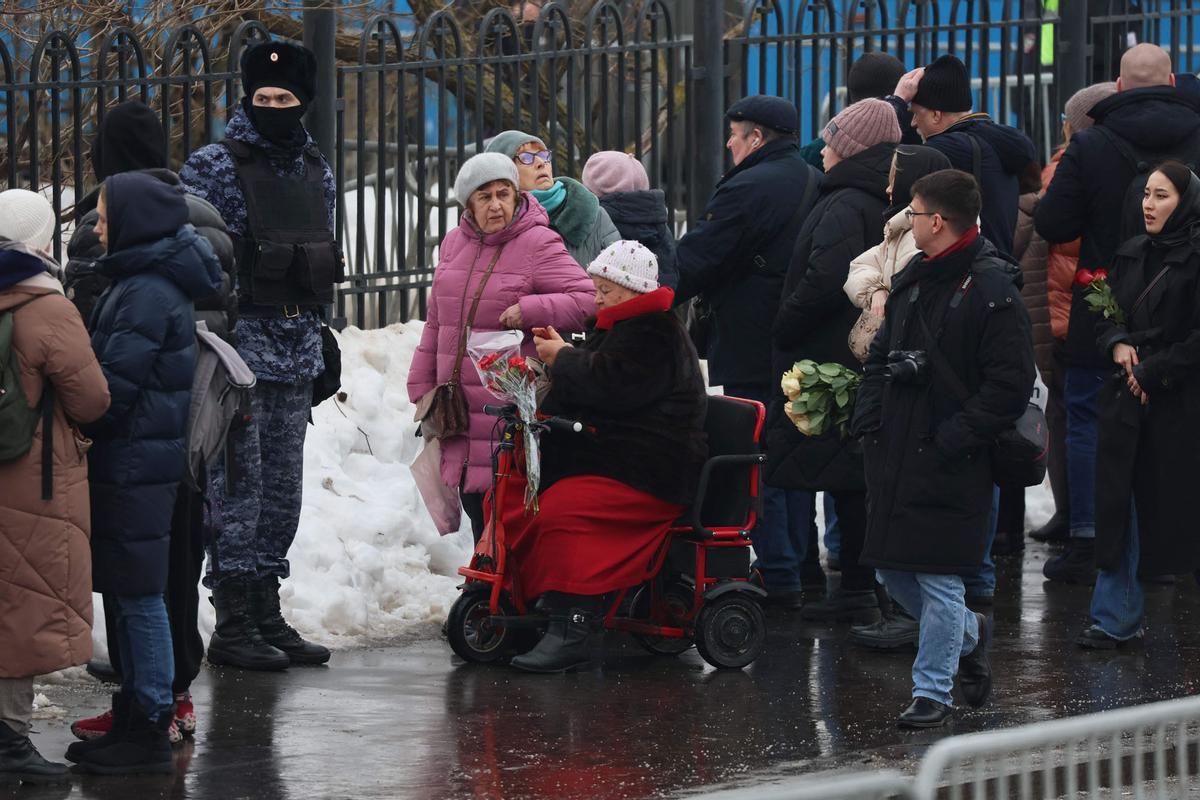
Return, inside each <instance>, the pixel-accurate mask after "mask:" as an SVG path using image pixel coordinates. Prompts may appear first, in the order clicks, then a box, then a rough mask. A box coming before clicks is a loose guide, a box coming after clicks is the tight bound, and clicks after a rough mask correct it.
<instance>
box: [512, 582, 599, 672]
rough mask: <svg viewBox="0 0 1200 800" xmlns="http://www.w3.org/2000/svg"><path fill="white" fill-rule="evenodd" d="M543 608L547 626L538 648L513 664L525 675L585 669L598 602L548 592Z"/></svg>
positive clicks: (582, 596)
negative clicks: (525, 673)
mask: <svg viewBox="0 0 1200 800" xmlns="http://www.w3.org/2000/svg"><path fill="white" fill-rule="evenodd" d="M544 605H545V607H546V609H547V611H548V613H549V615H550V625H549V627H548V628H547V629H546V634H545V635H544V636H543V637H542V638H541V641H539V642H538V643H537V646H536V647H534V648H533V649H532V650H530V651H529V652H528V653H525V654H524V655H520V656H517V657H516V658H514V659H513V660H512V662H511V663H512V665H513V666H514V667H516V668H517V669H523V670H525V671H526V672H568V671H570V670H573V669H579V668H580V667H586V666H587V665H588V664H589V663H590V662H591V660H592V641H593V635H594V634H593V633H592V624H593V622H594V621H595V617H596V612H597V610H598V608H599V598H598V597H590V596H586V595H574V594H564V593H561V592H547V593H546V594H545V595H544Z"/></svg>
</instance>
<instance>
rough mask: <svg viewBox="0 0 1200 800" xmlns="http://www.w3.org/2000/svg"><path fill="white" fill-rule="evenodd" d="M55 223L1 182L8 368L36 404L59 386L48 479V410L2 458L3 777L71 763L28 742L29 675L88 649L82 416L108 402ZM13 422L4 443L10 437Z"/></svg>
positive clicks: (2, 351) (40, 206) (43, 206)
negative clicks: (54, 256)
mask: <svg viewBox="0 0 1200 800" xmlns="http://www.w3.org/2000/svg"><path fill="white" fill-rule="evenodd" d="M53 233H54V211H53V210H52V209H51V208H50V204H49V203H47V202H46V200H45V199H44V198H42V197H41V196H40V195H36V194H34V193H32V192H27V191H24V190H21V189H13V190H9V191H6V192H0V237H3V238H0V371H5V372H6V371H7V370H8V369H9V368H10V364H12V363H13V362H15V364H16V367H17V369H18V370H19V373H20V381H19V382H20V387H21V390H22V392H23V393H24V395H25V401H26V404H27V405H28V406H29V407H30V408H31V409H40V408H42V398H43V394H44V392H45V391H46V389H47V384H49V385H51V386H52V387H53V394H52V395H51V398H52V399H51V403H52V406H51V408H52V413H53V421H52V422H51V437H52V440H53V453H54V460H53V469H52V471H51V473H50V477H51V483H50V486H49V487H46V486H44V485H43V470H42V427H43V426H42V422H41V420H39V421H38V422H37V427H36V429H35V430H34V432H33V440H32V444H31V445H30V447H29V450H28V452H27V453H25V454H24V455H21V456H18V457H16V458H14V459H11V460H7V461H0V777H9V778H13V777H15V778H18V779H21V780H31V781H36V780H39V779H41V780H46V779H53V778H56V777H60V776H62V775H63V774H64V773H65V772H66V768H65V767H64V766H63V765H61V764H53V763H51V762H48V761H46V760H45V759H43V758H42V757H41V755H40V754H39V753H38V752H37V749H36V748H35V747H34V746H33V743H32V742H31V741H30V740H29V719H30V716H31V714H32V711H33V678H34V676H36V675H44V674H46V673H50V672H55V671H57V670H60V669H64V668H66V667H72V666H78V665H80V664H85V663H87V660H88V659H89V658H90V657H91V654H92V563H91V550H90V546H89V543H88V534H89V529H90V523H89V511H88V508H89V505H88V482H87V458H86V456H85V453H86V451H87V445H88V442H87V440H86V439H84V438H83V436H82V435H81V434H80V433H79V430H78V428H77V427H76V423H86V422H91V421H93V420H95V419H98V418H99V417H100V416H101V415H102V414H104V412H105V410H106V409H107V408H108V403H109V394H108V383H107V382H106V381H105V379H104V375H103V373H102V372H101V371H100V365H99V364H98V363H96V357H95V355H94V354H93V353H92V346H91V343H90V341H89V339H88V334H87V331H86V330H85V329H84V327H83V320H81V319H80V318H79V312H78V311H76V310H75V306H74V305H72V304H71V301H69V300H67V298H65V297H64V296H63V291H62V285H61V284H60V283H59V282H58V280H57V278H55V277H54V275H55V274H57V273H58V272H59V270H58V266H57V265H56V264H55V263H54V262H53V261H52V260H51V259H50V258H49V257H48V256H46V255H45V252H46V250H47V249H48V248H49V245H50V240H51V237H52V236H53ZM8 323H11V337H12V338H11V345H10V347H4V346H3V345H4V342H3V339H4V338H5V337H4V336H3V332H4V330H5V329H6V328H8V327H9V325H8ZM10 353H11V358H10ZM3 385H4V383H0V386H3ZM8 427H9V430H7V431H4V432H0V441H3V440H4V437H6V436H14V434H13V433H12V426H8ZM4 443H5V444H9V442H4ZM47 488H48V489H49V490H50V492H49V496H50V499H48V500H46V499H43V497H44V490H45V489H47Z"/></svg>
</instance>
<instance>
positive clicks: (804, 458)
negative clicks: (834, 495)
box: [765, 144, 896, 491]
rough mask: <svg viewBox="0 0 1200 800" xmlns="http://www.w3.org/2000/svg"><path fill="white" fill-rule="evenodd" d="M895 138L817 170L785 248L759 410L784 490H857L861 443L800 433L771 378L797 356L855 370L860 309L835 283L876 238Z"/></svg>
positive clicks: (770, 476)
mask: <svg viewBox="0 0 1200 800" xmlns="http://www.w3.org/2000/svg"><path fill="white" fill-rule="evenodd" d="M895 149H896V148H895V145H892V144H878V145H875V146H874V147H871V148H869V149H868V150H865V151H863V152H862V153H859V154H858V155H856V156H854V157H852V158H849V159H846V160H845V161H841V162H839V163H838V164H836V165H835V166H834V167H833V169H831V170H829V171H828V172H827V173H825V182H824V184H823V185H822V186H821V196H820V198H819V199H818V200H817V204H816V205H815V206H814V207H813V210H812V212H811V213H810V214H809V215H808V219H807V220H805V222H804V227H803V228H801V229H800V235H799V237H798V238H797V239H796V249H795V252H794V253H793V254H792V265H791V268H790V269H789V270H788V274H787V279H786V280H785V282H784V289H783V291H784V294H783V297H784V299H783V302H782V303H781V304H780V306H779V314H778V316H776V318H775V325H774V329H773V341H774V347H773V349H772V355H771V360H772V364H773V366H772V369H771V372H772V376H773V377H774V380H773V382H772V384H771V390H772V394H773V395H774V397H773V399H772V401H771V404H770V408H769V409H768V413H767V466H766V478H765V479H766V482H767V483H768V484H770V485H772V486H778V487H781V488H786V489H810V490H820V489H828V490H844V491H849V490H853V489H858V490H861V489H862V488H863V486H862V480H863V479H862V449H861V448H860V447H859V444H858V442H857V441H854V440H842V439H841V438H840V436H838V435H836V434H835V433H834V432H833V431H830V432H828V433H827V434H826V435H823V436H819V437H811V436H805V435H804V434H802V433H800V431H798V430H797V429H796V426H795V424H793V423H792V421H791V420H790V419H789V418H788V416H787V414H785V413H784V404H785V403H786V402H787V400H786V398H785V397H784V395H783V391H782V390H781V389H780V387H779V379H780V377H781V376H782V375H783V373H784V372H786V371H787V370H789V369H791V368H792V365H793V364H794V363H795V362H797V361H799V360H801V359H805V358H811V359H812V360H813V361H816V362H818V363H822V362H827V361H835V362H837V363H839V364H842V365H843V366H846V367H849V368H850V369H853V370H855V371H859V370H861V369H862V364H860V363H859V361H858V359H857V358H855V357H854V354H853V353H851V352H850V347H849V345H848V344H847V341H846V340H847V338H848V337H849V334H850V329H851V328H852V327H854V323H855V322H856V321H857V320H858V317H859V315H860V314H861V313H862V309H859V308H856V307H855V306H854V304H853V303H851V302H850V300H849V298H848V297H847V296H846V292H845V291H844V290H843V289H842V287H843V286H844V285H845V283H846V276H847V274H848V273H849V268H850V261H851V259H853V258H855V257H856V256H858V255H860V254H861V253H863V252H864V251H866V250H868V249H870V248H871V247H874V246H875V245H877V244H879V243H880V242H881V241H883V222H882V220H883V215H884V210H885V209H886V208H887V207H888V197H887V185H888V171H889V169H890V167H891V163H892V153H893V152H894V151H895Z"/></svg>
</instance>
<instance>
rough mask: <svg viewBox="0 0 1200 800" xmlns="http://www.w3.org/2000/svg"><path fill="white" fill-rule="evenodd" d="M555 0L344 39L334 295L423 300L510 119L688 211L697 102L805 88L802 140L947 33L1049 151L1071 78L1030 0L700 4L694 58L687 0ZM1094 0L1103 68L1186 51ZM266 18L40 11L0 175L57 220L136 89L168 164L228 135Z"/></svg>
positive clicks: (1, 85) (382, 320) (1174, 34)
mask: <svg viewBox="0 0 1200 800" xmlns="http://www.w3.org/2000/svg"><path fill="white" fill-rule="evenodd" d="M1070 2H1074V0H1070ZM702 4H703V5H705V6H715V7H719V6H720V5H721V4H720V3H716V2H715V0H703V2H702V3H696V4H695V6H696V7H698V6H700V5H702ZM568 5H569V4H568V3H565V2H553V3H549V4H547V5H546V6H545V7H544V8H543V10H542V12H541V15H540V16H539V18H538V19H537V20H536V23H534V24H532V25H523V24H520V23H519V22H518V20H516V19H514V18H513V17H512V16H511V15H510V14H509V13H508V11H507V10H506V9H505V8H498V9H495V10H493V11H490V12H489V13H487V14H486V15H485V16H484V17H483V18H482V19H480V20H479V22H478V23H477V24H476V23H474V22H473V23H471V24H469V25H468V24H465V23H462V22H460V21H459V19H458V18H456V16H455V14H454V12H452V11H449V10H446V11H442V12H439V13H437V14H435V15H433V16H432V17H431V18H429V19H428V20H426V21H425V23H424V24H423V25H421V26H420V27H418V28H416V29H415V30H411V29H405V28H404V27H403V25H402V20H401V19H399V18H396V17H390V16H379V17H376V18H375V19H373V20H371V21H370V22H369V23H368V24H366V25H365V26H364V27H363V29H362V30H361V31H360V32H359V33H358V48H357V53H353V54H351V53H348V52H345V51H344V50H343V51H341V52H340V56H341V59H342V60H341V63H340V64H339V65H338V67H337V71H336V98H334V99H335V102H336V111H335V112H334V113H335V114H336V133H335V135H334V143H333V144H332V146H329V147H327V150H328V151H329V152H328V154H329V155H330V161H331V163H332V164H333V167H334V170H335V173H336V176H337V181H338V185H339V187H340V189H341V192H340V195H339V196H340V198H341V202H340V203H339V207H338V213H337V220H338V235H339V239H340V240H341V241H342V242H343V244H344V246H345V249H346V253H347V261H348V267H349V269H348V272H349V275H348V279H347V282H346V284H345V285H344V286H343V287H342V288H341V291H340V293H339V296H338V301H337V302H338V309H337V310H338V314H339V316H345V317H347V318H348V320H349V321H350V322H351V323H352V324H356V325H360V326H363V327H375V326H379V325H383V324H388V323H390V322H395V321H399V320H406V319H410V318H413V317H420V316H423V314H424V311H425V303H426V293H427V290H428V287H429V285H430V283H431V281H432V274H433V270H434V267H435V265H436V260H437V247H438V243H439V242H440V241H441V239H442V238H443V237H444V236H445V234H446V233H447V232H448V231H449V230H450V228H451V227H452V226H454V225H455V224H457V207H456V205H455V203H454V198H453V197H452V196H451V192H450V189H449V187H450V186H451V184H452V181H453V177H454V175H455V173H456V172H457V169H458V166H459V164H461V163H462V161H463V160H464V159H466V158H468V157H469V156H470V155H472V154H473V153H474V152H476V151H477V150H478V149H479V148H480V147H481V146H482V144H483V142H484V141H485V140H486V139H487V138H488V137H490V136H492V135H494V134H495V133H497V132H499V131H501V130H503V129H505V128H510V127H518V128H522V129H525V130H530V131H536V132H538V134H539V135H542V136H544V137H545V139H546V141H547V144H548V145H549V146H550V147H551V148H552V149H553V151H554V153H555V157H556V158H555V171H556V173H558V174H563V175H567V176H571V177H577V176H578V175H579V173H580V171H581V168H582V165H583V162H584V161H585V160H586V158H587V157H588V156H589V155H591V154H592V153H593V152H595V151H596V150H600V149H620V150H625V151H628V152H631V153H634V154H636V155H637V156H638V157H639V158H640V159H642V161H643V163H644V164H645V165H646V167H647V171H648V172H649V174H650V180H651V184H652V185H653V186H655V187H658V188H662V189H663V190H664V192H665V193H666V197H667V202H668V205H669V206H670V208H671V209H673V210H674V212H675V219H676V222H677V229H678V230H679V231H682V230H684V229H686V227H687V223H688V221H689V219H690V217H691V216H693V215H694V214H695V213H696V210H697V208H699V207H701V206H702V204H703V201H704V199H705V198H706V197H707V196H708V194H709V193H710V192H711V190H712V185H713V183H714V181H715V178H716V176H718V175H719V174H720V172H721V171H722V163H723V161H722V159H723V157H724V154H723V153H722V152H701V148H699V147H696V146H695V143H696V142H713V143H715V142H717V141H721V140H723V138H724V137H723V134H722V133H720V130H721V129H722V128H723V125H724V123H723V120H722V119H721V118H720V115H719V113H716V114H713V113H705V114H702V115H701V114H697V113H696V112H695V109H696V108H698V107H699V108H705V109H712V108H723V107H725V106H726V105H728V104H729V103H730V102H732V101H733V100H735V99H737V98H738V97H740V96H742V95H744V94H748V93H753V92H765V93H772V94H779V95H782V96H786V97H789V98H790V99H792V100H793V101H795V102H796V103H797V105H798V106H799V107H800V108H801V118H802V128H803V130H802V132H801V136H802V140H804V141H807V140H808V139H810V138H812V137H815V136H817V135H818V134H819V132H820V129H821V127H822V125H823V124H824V122H825V121H826V120H827V119H828V118H829V117H830V116H831V115H832V114H834V113H836V112H837V111H838V110H839V109H840V108H842V107H843V106H844V105H845V104H846V102H847V98H846V95H845V89H844V85H845V78H846V75H847V73H848V70H849V67H850V65H851V64H852V63H853V61H854V60H855V59H856V58H857V57H858V56H859V55H861V54H862V53H864V52H869V51H886V52H892V53H895V54H896V55H897V56H898V57H899V58H900V59H901V60H902V61H904V62H905V63H908V64H910V65H917V64H922V63H926V62H927V61H929V60H931V59H932V58H934V57H936V55H938V54H940V53H943V52H952V53H955V54H956V55H959V56H960V57H961V58H963V60H964V61H965V62H966V64H967V66H968V69H969V70H970V73H971V75H972V76H973V84H972V85H973V88H974V90H975V92H976V100H977V102H976V108H977V109H978V110H981V111H987V112H989V113H991V114H992V115H993V116H994V117H996V118H997V119H998V120H999V121H1001V122H1005V123H1008V124H1012V125H1016V126H1018V127H1020V128H1022V129H1023V130H1025V131H1026V132H1027V133H1028V134H1029V135H1030V136H1031V137H1032V138H1033V139H1034V140H1035V141H1036V142H1037V143H1038V145H1039V147H1040V149H1041V152H1042V153H1043V154H1044V155H1047V156H1048V155H1049V153H1050V151H1051V148H1052V147H1053V146H1054V145H1055V144H1056V141H1057V138H1058V128H1059V120H1058V116H1059V111H1060V109H1061V107H1062V101H1063V100H1064V99H1065V98H1063V97H1062V96H1061V94H1062V92H1061V91H1060V88H1061V87H1060V81H1059V72H1060V69H1059V66H1060V65H1058V64H1055V63H1049V62H1053V61H1054V59H1055V58H1056V57H1057V56H1058V54H1059V48H1058V45H1059V44H1061V42H1059V39H1060V38H1061V36H1060V32H1059V28H1061V22H1062V20H1060V19H1059V18H1058V17H1056V16H1054V15H1053V14H1051V13H1049V12H1045V11H1043V10H1042V3H1041V2H1035V1H1031V0H842V1H841V2H835V0H750V2H747V3H746V4H745V5H744V7H743V12H742V13H741V14H740V15H726V16H725V17H724V18H723V20H722V18H721V17H720V15H719V14H717V15H715V16H710V17H706V18H707V19H715V20H722V21H723V23H724V27H725V28H726V29H727V33H726V36H725V38H724V40H723V42H718V43H717V44H718V45H719V50H720V52H719V53H717V54H715V55H713V54H711V53H709V54H708V55H707V57H706V58H705V59H704V60H703V62H702V60H701V59H700V58H699V54H698V53H697V52H696V49H695V47H696V45H695V43H694V41H693V38H692V36H691V33H690V32H689V31H686V30H683V29H681V26H680V19H681V18H682V19H690V18H691V15H690V14H682V15H681V14H680V13H679V12H680V10H681V5H682V0H625V2H617V1H616V0H602V2H598V3H596V4H595V5H593V6H592V7H591V10H590V12H589V13H588V14H587V16H586V17H583V18H576V17H572V16H571V14H569V13H568ZM1088 5H1089V7H1093V8H1095V7H1099V14H1094V15H1093V16H1092V17H1091V18H1090V21H1089V23H1088V27H1087V31H1088V33H1087V36H1088V37H1089V41H1090V50H1089V55H1088V69H1089V70H1091V73H1093V74H1094V75H1097V76H1099V75H1103V76H1111V75H1112V74H1113V73H1114V72H1115V59H1116V58H1117V57H1119V53H1120V50H1121V48H1122V47H1124V46H1126V45H1127V44H1128V43H1129V42H1130V41H1131V40H1132V39H1136V40H1137V41H1155V42H1158V43H1160V44H1162V45H1163V46H1165V47H1167V48H1168V49H1169V50H1170V51H1171V52H1172V55H1173V57H1174V58H1175V64H1176V69H1177V70H1178V71H1188V72H1191V71H1194V70H1195V68H1196V67H1197V64H1196V63H1195V61H1196V58H1195V56H1196V37H1197V35H1198V34H1200V32H1198V31H1196V30H1195V29H1194V28H1195V17H1196V13H1197V8H1196V6H1197V5H1200V0H1139V2H1137V3H1136V4H1134V3H1133V0H1107V2H1100V3H1096V2H1094V0H1093V1H1092V2H1089V3H1088ZM269 36H270V33H269V32H268V31H267V30H266V29H265V28H263V26H262V25H261V24H259V23H257V22H245V23H243V24H241V25H240V26H238V27H237V28H235V29H234V30H230V31H221V32H219V33H217V34H215V35H213V34H207V35H206V34H205V33H202V32H201V30H200V29H199V28H198V27H197V26H188V27H185V28H181V29H179V30H175V31H167V32H161V31H159V32H154V31H145V30H143V31H140V32H135V31H134V30H131V29H128V28H122V29H117V30H113V31H110V32H109V33H107V34H106V35H105V36H104V37H103V38H102V39H94V38H92V37H91V35H90V34H89V32H88V31H78V32H76V31H69V30H64V31H54V30H52V31H50V32H48V33H46V34H44V35H43V36H42V37H41V38H40V39H39V40H38V41H37V42H36V43H34V44H32V45H31V47H30V48H28V49H26V50H25V51H21V50H19V49H17V48H15V47H10V45H11V44H12V43H11V42H10V43H7V44H6V42H5V41H4V40H0V176H3V177H4V180H5V181H6V183H7V186H24V187H29V188H35V189H45V190H47V191H48V194H49V196H50V197H51V199H52V201H53V203H54V205H55V207H56V209H58V210H59V211H60V212H66V213H65V215H64V216H63V217H62V220H63V225H64V228H65V230H64V231H62V233H63V234H64V236H65V235H66V234H68V233H69V229H70V226H71V214H70V210H71V206H72V205H73V202H74V201H73V199H72V198H74V197H76V196H79V195H82V194H83V193H84V192H86V191H88V190H90V189H91V188H93V185H94V181H93V179H92V175H91V170H90V168H89V165H88V162H87V152H88V146H89V142H90V139H91V137H92V136H93V135H94V133H95V130H96V127H97V125H98V124H99V122H100V120H101V119H103V115H104V113H105V110H106V108H109V107H111V105H112V104H114V103H117V102H121V101H124V100H128V99H136V100H142V101H144V102H146V103H148V104H149V105H150V106H151V107H153V108H155V109H156V110H157V111H158V112H159V113H160V114H161V118H162V120H163V124H164V127H165V128H166V129H167V130H168V132H169V134H170V136H171V150H170V164H169V166H171V167H174V168H178V167H179V166H180V164H181V163H182V160H183V159H184V158H185V157H186V156H187V154H188V153H190V152H191V151H192V150H194V149H195V148H197V147H199V146H201V145H203V144H207V143H209V142H212V141H215V140H218V139H220V137H221V135H222V131H223V125H224V122H225V120H226V119H227V118H228V116H229V114H230V113H231V112H232V109H233V108H234V106H235V104H236V102H237V101H238V98H239V95H240V91H241V85H240V80H239V76H238V75H237V74H236V65H237V63H238V57H239V55H240V53H241V51H242V50H243V48H244V47H246V46H247V45H248V44H249V43H251V42H253V41H257V40H262V39H264V38H268V37H269ZM1047 38H1049V39H1050V40H1051V41H1052V42H1053V43H1054V46H1052V47H1050V48H1048V49H1047V48H1043V47H1042V44H1043V43H1044V42H1045V41H1046V39H1047ZM699 41H700V40H699V39H697V40H695V42H699ZM151 53H153V54H154V55H153V56H151ZM1047 54H1049V62H1048V61H1047V58H1046V56H1047ZM700 63H704V64H716V65H718V67H719V68H718V69H715V70H711V71H710V70H706V69H697V68H695V65H697V64H700ZM701 95H703V97H701ZM714 127H715V129H714ZM60 238H61V237H60ZM56 255H58V256H61V255H62V251H61V241H60V242H59V243H58V244H57V245H56Z"/></svg>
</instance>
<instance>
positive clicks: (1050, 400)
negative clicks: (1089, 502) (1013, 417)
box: [1042, 354, 1071, 518]
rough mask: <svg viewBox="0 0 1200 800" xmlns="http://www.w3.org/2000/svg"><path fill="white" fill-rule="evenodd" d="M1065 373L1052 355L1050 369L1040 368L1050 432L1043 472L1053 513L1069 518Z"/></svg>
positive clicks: (1058, 360) (1056, 357) (1047, 426)
mask: <svg viewBox="0 0 1200 800" xmlns="http://www.w3.org/2000/svg"><path fill="white" fill-rule="evenodd" d="M1066 373H1067V370H1066V367H1064V366H1063V363H1062V359H1061V358H1059V357H1058V356H1057V354H1056V355H1055V358H1054V368H1053V369H1049V370H1043V371H1042V380H1043V381H1045V382H1046V390H1047V391H1046V428H1047V431H1048V432H1049V434H1050V451H1049V453H1048V454H1047V456H1046V471H1047V473H1048V474H1049V475H1050V491H1051V493H1053V495H1054V509H1055V512H1056V513H1058V514H1064V515H1066V516H1067V517H1068V518H1069V517H1070V513H1071V495H1070V493H1069V492H1068V491H1067V485H1068V484H1067V406H1066V402H1065V400H1064V388H1063V385H1064V383H1065V382H1066V381H1065V379H1066Z"/></svg>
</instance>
